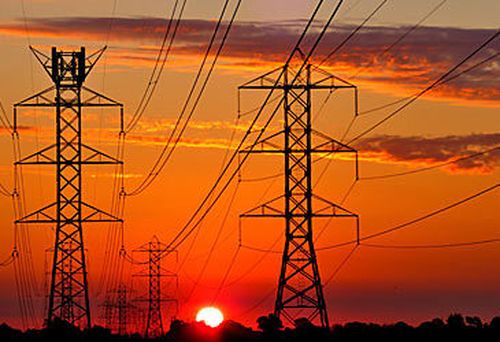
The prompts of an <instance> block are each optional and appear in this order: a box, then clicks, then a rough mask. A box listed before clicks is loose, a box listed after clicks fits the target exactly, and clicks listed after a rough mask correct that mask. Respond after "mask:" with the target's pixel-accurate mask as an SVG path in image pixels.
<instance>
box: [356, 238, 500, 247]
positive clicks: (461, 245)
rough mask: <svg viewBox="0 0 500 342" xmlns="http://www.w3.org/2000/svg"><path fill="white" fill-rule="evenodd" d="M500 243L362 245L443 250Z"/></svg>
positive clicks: (367, 245)
mask: <svg viewBox="0 0 500 342" xmlns="http://www.w3.org/2000/svg"><path fill="white" fill-rule="evenodd" d="M498 242H500V238H495V239H487V240H479V241H467V242H455V243H443V244H432V245H380V244H367V243H362V244H361V245H362V246H364V247H372V248H387V249H443V248H459V247H472V246H480V245H485V244H491V243H498Z"/></svg>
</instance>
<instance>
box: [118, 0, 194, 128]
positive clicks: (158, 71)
mask: <svg viewBox="0 0 500 342" xmlns="http://www.w3.org/2000/svg"><path fill="white" fill-rule="evenodd" d="M178 3H179V0H176V1H175V3H174V6H173V8H172V14H171V15H170V19H169V21H168V25H167V29H166V30H165V34H164V35H163V40H162V43H161V47H160V50H159V51H158V56H157V57H156V61H155V65H154V68H153V70H152V72H151V75H150V77H149V81H148V83H147V85H146V88H145V89H144V92H143V94H142V97H141V99H140V101H139V104H138V105H137V108H136V109H135V112H134V114H133V115H132V118H131V119H130V121H129V123H128V125H127V127H126V129H125V132H126V133H130V132H131V131H132V130H133V129H134V127H135V126H136V125H137V123H138V122H139V120H140V119H141V118H142V116H143V115H144V112H145V111H146V108H147V107H148V105H149V103H150V101H151V99H152V97H153V94H154V92H155V90H156V87H157V85H158V83H159V80H160V77H161V75H162V72H163V70H164V68H165V64H166V62H167V60H168V57H169V55H170V51H171V49H172V46H173V43H174V41H175V37H176V35H177V31H178V28H179V24H180V22H181V20H182V16H183V13H184V9H185V7H186V3H187V0H184V2H183V3H182V6H181V8H180V11H179V14H178V17H177V20H176V23H175V26H174V30H173V32H172V35H171V38H170V41H169V43H168V46H167V50H166V51H165V46H166V44H167V40H168V37H169V35H170V31H171V29H172V23H173V21H174V17H175V13H176V12H177V7H178ZM163 53H165V55H164V56H163ZM162 56H163V59H162Z"/></svg>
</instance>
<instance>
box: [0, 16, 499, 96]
mask: <svg viewBox="0 0 500 342" xmlns="http://www.w3.org/2000/svg"><path fill="white" fill-rule="evenodd" d="M166 24H167V20H165V19H160V18H150V17H144V18H123V17H122V18H115V19H113V27H112V30H111V31H109V38H110V40H111V41H113V45H114V48H113V49H112V50H111V51H110V52H109V59H108V63H114V64H117V65H125V66H136V67H149V66H151V65H152V64H153V63H154V60H155V58H156V54H157V49H158V48H157V47H156V44H157V43H158V40H159V38H160V37H161V35H162V33H163V32H164V30H165V27H166ZM214 25H215V23H214V22H213V21H210V20H194V19H185V20H183V21H182V23H181V25H180V31H179V34H178V39H177V41H176V44H175V47H174V51H173V52H174V57H175V60H174V62H175V64H174V67H175V68H176V69H179V68H183V67H185V66H187V65H190V64H191V65H192V63H194V62H195V61H197V58H193V57H197V56H198V55H200V54H202V53H203V51H204V47H205V46H206V44H207V41H208V37H209V36H210V34H211V33H212V30H213V28H214ZM302 26H303V23H302V21H300V20H297V21H283V22H274V23H265V22H237V23H236V24H235V26H234V28H233V31H232V33H231V35H230V39H229V40H228V42H227V45H226V47H225V50H224V56H223V58H222V60H221V64H220V67H221V68H225V69H229V70H233V71H239V72H241V71H252V72H256V70H266V69H267V68H269V67H271V66H273V65H276V64H279V63H281V62H282V61H283V59H284V57H285V56H286V54H287V53H288V52H289V51H290V49H291V47H292V46H293V44H294V43H295V41H296V39H297V35H298V33H299V31H300V30H301V29H302ZM29 27H30V30H31V34H32V36H34V37H40V38H56V39H59V40H64V41H72V42H74V41H76V40H78V41H82V40H83V41H85V40H90V41H104V40H105V39H106V38H107V37H108V30H109V27H110V18H106V17H102V18H95V17H72V18H32V19H30V20H29ZM405 29H406V28H405V27H383V26H376V27H375V26H374V27H366V28H364V29H363V30H361V31H359V33H358V34H357V35H356V36H355V37H354V39H352V40H351V42H349V44H348V45H347V46H345V47H344V48H343V49H341V50H340V51H339V52H338V53H337V54H335V56H334V58H332V59H331V60H328V61H327V62H326V63H325V64H324V66H325V68H328V69H330V70H332V71H335V72H336V73H340V74H341V75H342V76H344V77H348V76H352V75H353V74H355V73H356V72H357V71H359V70H360V68H361V72H360V73H359V75H358V77H357V78H356V82H358V84H362V85H365V86H368V87H372V88H373V89H376V90H379V91H386V92H391V93H394V94H399V95H401V94H407V93H408V92H411V91H414V90H415V89H419V88H421V87H422V86H423V85H425V84H428V83H429V82H430V81H431V80H433V79H435V78H436V77H437V76H438V75H440V74H442V73H443V72H444V71H445V70H447V69H448V68H449V67H450V66H451V65H453V64H455V63H456V62H457V61H458V60H460V59H461V58H462V57H464V56H466V55H467V54H468V53H469V52H470V51H471V50H472V49H473V48H474V47H476V46H477V45H478V44H479V43H480V42H481V41H483V40H484V39H485V38H486V37H488V36H490V35H491V34H493V32H494V30H492V29H462V28H449V27H422V28H420V29H418V30H416V31H414V32H412V34H410V35H409V36H408V37H407V38H406V39H405V40H403V41H402V42H401V43H400V44H399V45H398V46H397V48H395V49H394V50H393V51H391V52H389V53H387V54H385V55H384V56H380V52H381V51H382V50H383V49H384V48H386V47H387V46H389V45H390V44H391V43H392V42H394V41H395V40H396V39H397V38H398V37H399V36H400V35H401V32H402V31H404V30H405ZM352 30H353V27H352V26H349V25H340V26H337V27H335V28H334V29H333V30H332V31H330V32H328V33H327V34H326V35H325V37H324V40H323V43H322V44H321V46H320V47H319V49H318V51H317V54H316V56H315V60H316V62H318V61H321V60H323V59H324V57H325V56H327V55H328V53H329V52H330V51H331V50H332V49H333V48H334V47H335V46H337V44H338V43H339V42H340V41H341V40H342V39H343V38H344V37H345V36H346V35H347V34H349V33H350V32H351V31H352ZM0 34H3V35H14V36H15V35H19V36H20V35H24V34H25V31H24V23H23V22H22V21H21V20H19V21H14V22H10V23H9V22H7V23H3V24H0ZM313 38H314V37H313V36H309V37H308V39H306V44H308V43H310V42H311V41H312V39H313ZM498 50H500V41H495V42H493V43H492V44H491V46H489V48H488V49H486V50H485V51H484V53H482V54H481V56H478V59H481V58H484V57H486V56H490V55H492V54H494V53H495V52H497V51H498ZM474 62H475V61H471V63H474ZM464 67H467V66H464ZM499 78H500V64H499V62H498V61H497V60H492V61H490V62H489V63H486V64H485V65H483V66H482V67H481V68H478V69H476V70H474V71H472V72H470V73H468V74H466V75H464V76H462V77H460V78H458V79H456V80H454V81H453V82H451V83H449V84H448V85H446V86H441V87H439V88H438V89H436V90H435V91H433V92H432V95H433V96H434V97H435V98H440V99H443V98H444V99H453V100H454V101H461V102H464V101H474V102H475V104H479V105H481V104H484V105H492V104H493V105H498V101H500V89H499V88H498V86H497V84H496V83H497V80H498V79H499Z"/></svg>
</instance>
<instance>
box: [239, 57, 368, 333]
mask: <svg viewBox="0 0 500 342" xmlns="http://www.w3.org/2000/svg"><path fill="white" fill-rule="evenodd" d="M295 70H298V71H295ZM239 89H240V90H272V91H274V90H280V91H283V98H282V103H283V106H284V107H283V109H284V128H283V130H281V131H279V132H277V133H272V134H269V135H268V136H266V137H264V138H262V139H261V140H260V141H257V142H256V143H255V144H253V145H252V146H250V147H248V148H245V149H243V150H242V151H241V153H263V154H281V155H283V157H284V194H283V195H281V196H278V197H276V198H274V199H272V200H270V201H268V202H266V203H264V204H262V205H259V206H258V207H256V208H253V209H250V210H249V211H247V212H245V213H243V214H241V215H240V217H242V218H245V217H254V218H255V217H269V218H284V219H285V245H284V249H283V256H282V263H281V271H280V276H279V281H278V290H277V294H276V301H275V309H274V311H275V312H274V313H275V315H276V316H278V317H280V318H281V317H284V318H285V319H286V320H287V321H288V322H290V323H294V321H295V319H297V318H299V317H306V318H308V319H309V320H310V321H311V322H315V323H318V324H319V325H320V326H322V327H328V324H329V323H328V314H327V309H326V303H325V298H324V295H323V288H322V284H321V278H320V274H319V270H318V261H317V257H316V252H315V248H314V237H313V219H314V218H325V217H352V218H355V219H356V222H358V216H357V215H356V214H354V213H352V212H350V211H349V210H347V209H345V208H343V207H341V206H339V205H337V204H335V203H333V202H330V201H328V200H326V199H324V198H322V197H320V196H318V195H315V193H314V191H313V177H312V170H313V167H312V163H313V156H314V155H315V154H319V155H323V156H324V155H330V154H333V153H353V154H355V157H356V177H357V151H356V150H355V149H353V148H351V147H349V146H347V145H345V144H343V143H341V142H339V141H337V140H335V139H332V138H330V137H328V136H327V135H326V134H323V133H321V132H319V131H317V130H315V129H314V128H313V127H312V93H313V90H322V89H323V90H328V91H335V90H338V89H352V90H353V91H354V100H355V101H354V102H355V109H356V110H357V104H356V103H357V90H356V87H355V86H354V85H352V84H350V83H348V82H346V81H344V80H342V79H340V78H338V77H336V76H334V75H331V74H330V73H328V72H326V71H324V70H322V69H319V68H315V67H314V66H312V65H310V64H307V65H305V66H304V67H300V68H298V69H294V68H292V67H290V65H288V64H286V65H284V66H282V67H280V68H277V69H275V70H273V71H271V72H269V73H266V74H264V75H263V76H260V77H257V78H255V79H253V80H251V81H249V82H247V83H245V84H244V85H242V86H240V87H239ZM357 226H359V225H358V224H357ZM358 231H359V229H358Z"/></svg>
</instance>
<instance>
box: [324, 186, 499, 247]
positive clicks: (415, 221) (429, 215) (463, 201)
mask: <svg viewBox="0 0 500 342" xmlns="http://www.w3.org/2000/svg"><path fill="white" fill-rule="evenodd" d="M498 186H499V184H495V185H493V186H490V187H488V188H486V189H484V190H481V191H479V192H477V193H475V194H473V195H470V196H468V197H466V198H463V199H461V200H459V201H456V202H454V203H452V204H449V205H447V206H445V207H442V208H440V209H436V210H434V211H432V212H430V213H428V214H425V215H422V216H419V217H417V218H415V219H413V220H410V221H408V222H405V223H402V224H398V225H396V226H394V227H392V228H388V229H385V230H382V231H380V232H377V233H374V234H370V235H366V236H363V237H360V238H359V241H360V242H363V241H366V240H370V239H373V238H376V237H379V236H382V235H387V234H390V233H392V232H395V231H398V230H401V229H404V228H407V227H409V226H411V225H414V224H415V223H419V222H422V221H425V220H427V219H429V218H431V217H434V216H436V215H439V214H442V213H444V212H446V211H448V210H450V209H453V208H455V207H458V206H460V205H462V204H465V203H467V202H470V201H472V200H474V199H476V198H478V197H480V196H483V195H485V194H487V193H489V192H492V191H494V190H496V189H497V188H498ZM356 242H357V241H356V240H351V241H347V242H343V243H339V244H335V245H331V246H325V247H319V248H317V250H318V251H324V250H329V249H334V248H338V247H341V246H346V245H350V244H353V243H356Z"/></svg>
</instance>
